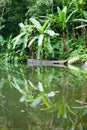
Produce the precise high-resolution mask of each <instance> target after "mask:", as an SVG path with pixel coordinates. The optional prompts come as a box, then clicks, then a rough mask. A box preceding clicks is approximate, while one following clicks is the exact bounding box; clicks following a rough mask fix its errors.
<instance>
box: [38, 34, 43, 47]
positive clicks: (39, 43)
mask: <svg viewBox="0 0 87 130" xmlns="http://www.w3.org/2000/svg"><path fill="white" fill-rule="evenodd" d="M43 38H44V34H41V35H39V38H38V46H41V45H42V43H43Z"/></svg>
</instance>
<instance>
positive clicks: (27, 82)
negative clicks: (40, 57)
mask: <svg viewBox="0 0 87 130" xmlns="http://www.w3.org/2000/svg"><path fill="white" fill-rule="evenodd" d="M0 130H87V70H86V69H83V68H76V67H73V66H68V67H67V68H64V67H57V66H55V67H45V66H44V67H43V66H40V67H38V66H37V67H35V66H30V67H29V66H26V65H14V66H12V65H10V66H3V65H0Z"/></svg>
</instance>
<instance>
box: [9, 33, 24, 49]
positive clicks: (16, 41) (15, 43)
mask: <svg viewBox="0 0 87 130" xmlns="http://www.w3.org/2000/svg"><path fill="white" fill-rule="evenodd" d="M23 35H25V33H21V34H19V35H18V36H16V37H15V38H14V39H13V40H12V41H11V42H12V43H14V45H13V49H14V48H15V46H16V45H18V42H19V40H20V39H21V37H22V36H23Z"/></svg>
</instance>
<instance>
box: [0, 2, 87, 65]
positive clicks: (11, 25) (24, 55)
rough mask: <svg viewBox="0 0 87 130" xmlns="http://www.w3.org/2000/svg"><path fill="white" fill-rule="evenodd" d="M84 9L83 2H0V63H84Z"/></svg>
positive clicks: (86, 32) (86, 30)
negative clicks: (29, 60)
mask: <svg viewBox="0 0 87 130" xmlns="http://www.w3.org/2000/svg"><path fill="white" fill-rule="evenodd" d="M22 3H23V4H22ZM24 7H25V9H24ZM86 7H87V2H86V0H81V1H80V0H64V1H61V0H56V1H55V0H48V1H46V0H45V1H41V0H35V1H32V2H30V1H29V0H26V1H24V0H22V2H21V3H20V4H19V2H18V1H17V0H15V1H13V0H1V1H0V14H1V15H0V61H1V62H3V63H15V62H16V63H17V62H19V63H24V62H27V60H28V59H36V60H48V61H49V60H55V61H61V60H66V59H68V64H72V63H76V62H77V61H79V63H80V64H81V63H84V62H85V61H87V8H86ZM20 16H21V17H20Z"/></svg>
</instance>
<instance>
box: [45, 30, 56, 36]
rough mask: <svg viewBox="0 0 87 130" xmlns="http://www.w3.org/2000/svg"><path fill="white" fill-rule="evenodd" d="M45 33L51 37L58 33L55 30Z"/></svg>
mask: <svg viewBox="0 0 87 130" xmlns="http://www.w3.org/2000/svg"><path fill="white" fill-rule="evenodd" d="M45 33H47V34H48V35H50V36H55V35H56V33H55V32H54V31H53V30H46V31H45Z"/></svg>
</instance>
